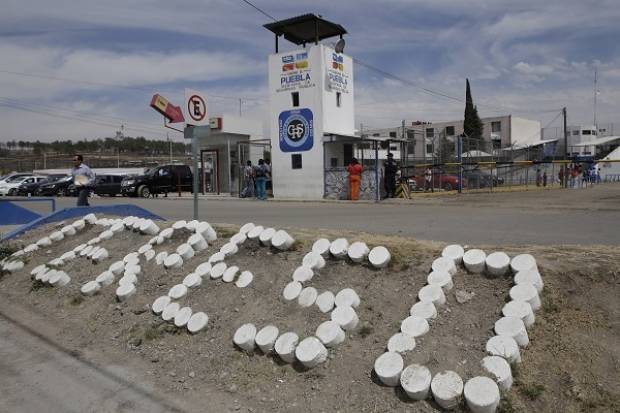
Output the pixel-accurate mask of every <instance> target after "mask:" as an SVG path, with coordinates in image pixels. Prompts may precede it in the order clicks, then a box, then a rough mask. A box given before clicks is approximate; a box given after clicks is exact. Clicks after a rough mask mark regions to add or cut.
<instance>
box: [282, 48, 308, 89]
mask: <svg viewBox="0 0 620 413" xmlns="http://www.w3.org/2000/svg"><path fill="white" fill-rule="evenodd" d="M313 86H314V83H313V82H312V76H311V70H310V64H309V63H308V52H299V53H291V54H287V55H284V56H282V71H281V73H280V87H279V88H278V90H277V92H284V91H290V90H296V89H303V88H307V87H313Z"/></svg>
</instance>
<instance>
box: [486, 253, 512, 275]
mask: <svg viewBox="0 0 620 413" xmlns="http://www.w3.org/2000/svg"><path fill="white" fill-rule="evenodd" d="M486 267H487V273H488V274H489V275H492V276H494V277H500V276H502V275H505V274H506V273H507V272H508V268H509V267H510V257H509V256H508V254H506V253H505V252H494V253H492V254H489V255H488V256H487V258H486Z"/></svg>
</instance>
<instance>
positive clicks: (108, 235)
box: [99, 230, 114, 241]
mask: <svg viewBox="0 0 620 413" xmlns="http://www.w3.org/2000/svg"><path fill="white" fill-rule="evenodd" d="M113 236H114V233H113V232H112V231H110V230H107V231H103V232H102V233H101V234H99V238H100V239H101V240H102V241H107V240H109V239H110V238H112V237H113Z"/></svg>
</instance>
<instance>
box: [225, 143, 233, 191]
mask: <svg viewBox="0 0 620 413" xmlns="http://www.w3.org/2000/svg"><path fill="white" fill-rule="evenodd" d="M226 145H227V148H228V150H227V152H228V153H227V159H228V192H229V193H230V195H232V178H231V176H230V171H231V170H232V164H231V162H232V160H231V159H230V138H228V139H226Z"/></svg>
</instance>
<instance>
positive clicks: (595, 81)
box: [594, 67, 598, 136]
mask: <svg viewBox="0 0 620 413" xmlns="http://www.w3.org/2000/svg"><path fill="white" fill-rule="evenodd" d="M597 82H598V69H597V68H596V67H595V68H594V127H595V128H596V135H597V136H598V125H597V124H596V96H597V95H598V89H597V88H596V86H597V85H596V84H597Z"/></svg>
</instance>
